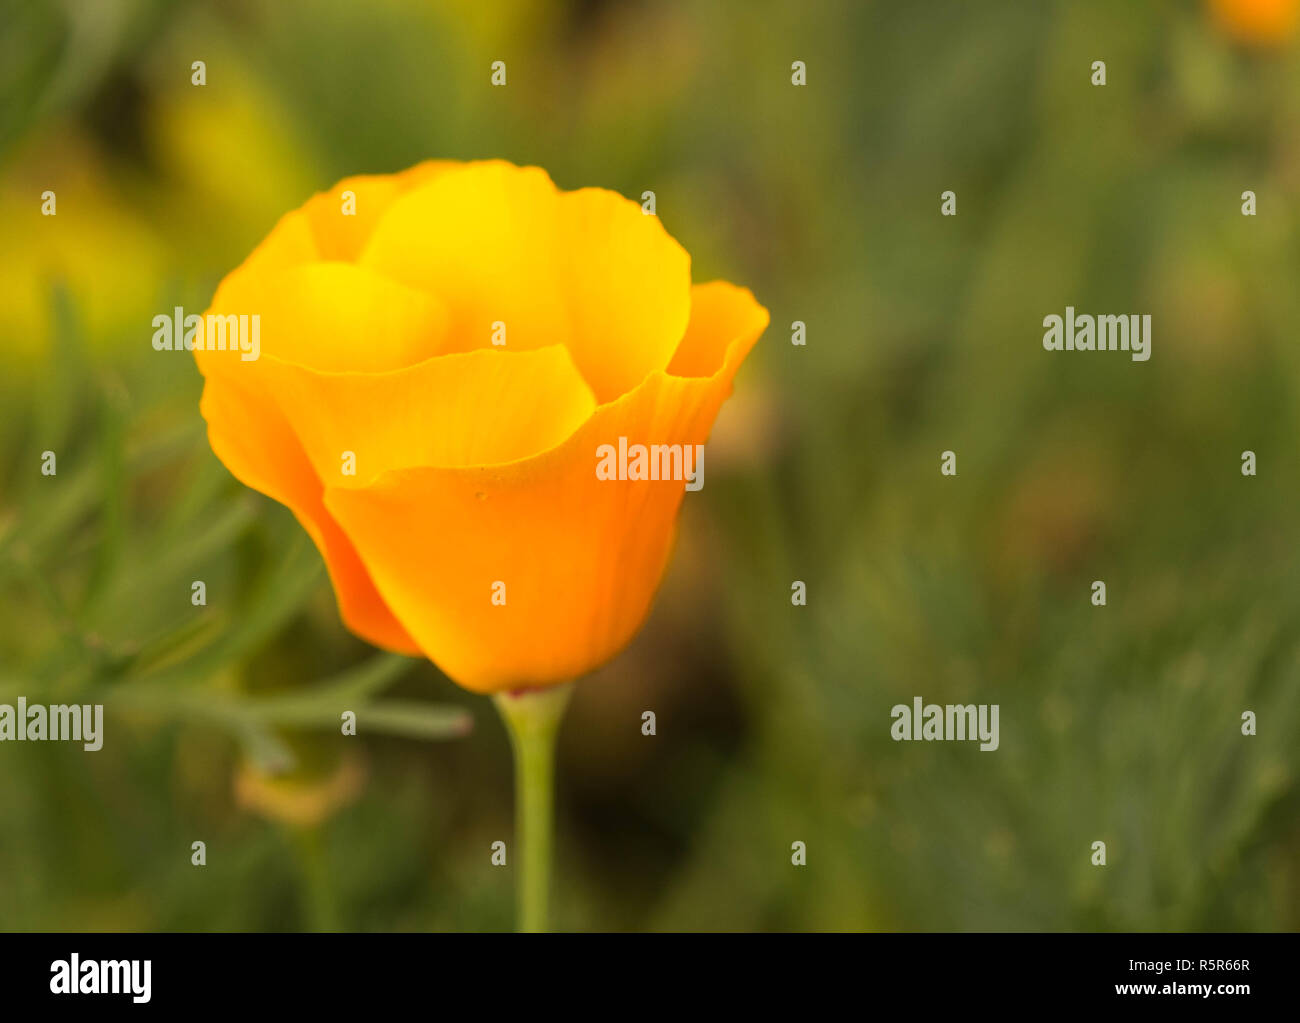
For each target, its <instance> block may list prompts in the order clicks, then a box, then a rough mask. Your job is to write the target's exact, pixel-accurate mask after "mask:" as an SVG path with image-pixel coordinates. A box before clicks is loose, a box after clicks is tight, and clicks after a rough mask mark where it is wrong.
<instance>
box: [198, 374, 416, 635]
mask: <svg viewBox="0 0 1300 1023" xmlns="http://www.w3.org/2000/svg"><path fill="white" fill-rule="evenodd" d="M214 354H217V355H223V354H228V353H221V352H218V353H214ZM246 365H253V364H251V363H249V364H246ZM257 384H258V379H257V378H255V377H254V376H252V375H246V376H243V377H241V376H240V375H239V374H238V373H233V374H232V373H228V372H227V373H221V374H217V375H212V376H209V377H208V378H207V380H206V381H205V383H204V387H203V400H202V402H201V403H200V406H199V408H200V411H201V412H202V413H203V418H204V419H206V420H207V422H208V440H209V443H210V444H211V445H212V450H213V452H215V454H216V456H217V457H218V458H219V459H221V461H222V463H223V464H224V465H225V466H226V468H227V469H229V470H230V472H231V473H232V474H233V475H234V476H235V478H236V479H238V480H239V481H240V482H241V483H244V484H245V485H246V486H249V487H252V488H253V489H254V490H259V491H261V492H262V493H264V494H266V495H267V496H268V497H271V498H274V499H275V500H277V501H279V502H280V503H281V504H283V505H286V506H287V507H288V508H289V509H290V510H291V511H292V512H293V513H294V515H295V516H296V517H297V519H298V521H299V522H301V523H302V525H303V528H304V529H306V530H307V532H308V533H309V534H310V535H311V538H312V540H314V541H315V543H316V546H317V548H319V550H320V552H321V556H322V557H323V558H324V559H325V565H326V567H327V568H328V569H329V574H330V580H331V582H332V583H333V584H334V593H335V594H336V596H337V598H338V604H339V613H340V615H342V617H343V620H344V621H345V622H346V623H347V625H348V627H349V628H350V629H352V631H353V632H355V633H357V635H359V636H361V637H362V638H363V639H366V640H369V641H370V642H371V643H374V644H376V645H378V646H381V647H386V648H387V649H389V650H396V651H399V652H401V653H406V654H411V653H416V652H417V651H418V648H417V647H416V645H415V642H414V640H412V639H411V637H410V636H409V635H408V634H407V632H406V630H405V629H404V628H403V627H402V626H401V625H400V624H399V623H398V621H397V620H396V619H395V618H394V617H393V615H392V613H391V612H390V611H389V610H388V607H387V605H386V604H385V603H384V601H383V598H382V597H380V596H379V592H378V591H377V590H376V589H375V586H374V583H373V582H371V579H370V576H369V574H368V573H367V571H366V569H365V566H364V565H362V563H361V560H360V559H359V558H358V557H357V553H356V550H355V549H354V548H353V546H352V543H351V541H349V540H348V538H347V537H346V536H345V535H344V534H343V531H342V530H341V529H339V527H338V525H337V524H336V523H335V521H334V519H333V518H332V517H331V516H330V514H329V513H328V512H327V511H326V510H325V507H324V505H323V503H322V500H321V498H322V487H321V482H320V479H319V478H318V477H317V476H316V473H315V472H314V471H313V470H312V467H311V464H310V463H309V462H308V461H307V457H306V455H305V454H303V451H302V447H301V445H299V443H298V440H297V438H296V437H295V436H294V433H293V430H292V429H291V428H290V426H289V424H288V423H287V422H286V421H285V420H284V417H283V416H282V415H281V414H280V412H279V411H278V409H277V408H276V405H275V402H274V401H273V400H272V399H270V398H269V396H268V395H266V394H265V393H264V392H261V391H260V389H259V388H258V386H257Z"/></svg>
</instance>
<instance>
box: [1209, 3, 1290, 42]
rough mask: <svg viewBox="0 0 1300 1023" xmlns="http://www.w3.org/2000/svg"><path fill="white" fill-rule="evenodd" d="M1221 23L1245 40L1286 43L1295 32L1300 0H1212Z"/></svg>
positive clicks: (1237, 36) (1215, 16) (1211, 5)
mask: <svg viewBox="0 0 1300 1023" xmlns="http://www.w3.org/2000/svg"><path fill="white" fill-rule="evenodd" d="M1210 9H1211V10H1212V11H1213V13H1214V18H1215V20H1216V21H1217V22H1218V23H1219V26H1220V27H1221V28H1222V29H1223V30H1224V31H1225V32H1226V33H1227V34H1228V35H1230V36H1232V37H1233V38H1235V39H1237V40H1239V41H1240V42H1243V43H1251V44H1254V45H1270V44H1276V43H1282V42H1285V41H1286V40H1288V39H1290V38H1291V37H1292V36H1293V35H1294V34H1295V29H1296V22H1297V20H1300V0H1210Z"/></svg>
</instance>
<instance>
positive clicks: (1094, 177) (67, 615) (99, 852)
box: [0, 0, 1300, 930]
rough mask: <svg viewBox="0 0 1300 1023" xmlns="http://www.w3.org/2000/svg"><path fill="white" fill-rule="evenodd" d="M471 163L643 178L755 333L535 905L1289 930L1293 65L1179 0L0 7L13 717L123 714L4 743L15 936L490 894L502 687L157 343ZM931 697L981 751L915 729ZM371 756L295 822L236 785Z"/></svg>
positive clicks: (625, 923)
mask: <svg viewBox="0 0 1300 1023" xmlns="http://www.w3.org/2000/svg"><path fill="white" fill-rule="evenodd" d="M497 59H503V60H505V61H506V62H507V65H508V75H509V84H508V86H507V87H506V88H504V89H494V88H492V87H490V85H489V74H488V68H489V65H490V63H491V62H492V61H493V60H497ZM1096 59H1104V60H1106V62H1107V65H1108V84H1107V85H1106V86H1105V87H1104V88H1095V87H1093V86H1091V85H1090V84H1089V81H1088V78H1089V74H1090V70H1089V69H1090V65H1091V62H1092V61H1093V60H1096ZM194 60H204V61H206V62H207V75H208V84H207V85H206V86H204V87H202V88H197V87H194V86H192V85H191V84H190V65H191V62H192V61H194ZM792 60H803V61H805V62H806V63H807V66H808V85H807V86H806V87H804V88H795V87H792V86H791V84H790V64H791V61H792ZM494 156H495V157H505V158H507V159H511V160H514V161H516V162H519V163H535V164H539V165H541V166H543V167H546V168H547V169H548V170H549V171H550V172H551V174H552V176H553V177H554V178H555V180H556V181H557V183H559V184H560V185H561V186H562V187H566V188H574V187H579V186H584V185H601V186H605V187H609V188H614V189H617V190H618V191H620V192H622V193H623V194H625V195H629V196H639V195H640V194H641V192H642V191H643V190H644V189H647V188H649V189H653V190H655V192H656V193H657V196H658V209H659V214H660V216H661V217H662V219H663V221H664V223H665V226H666V227H667V228H668V229H669V231H671V232H672V233H673V234H674V235H675V236H676V237H677V238H678V239H679V240H681V241H682V243H683V244H684V245H685V246H686V247H687V249H688V250H689V251H690V252H691V253H692V256H693V263H694V275H695V278H696V279H697V280H708V279H712V278H717V277H725V278H727V279H730V280H734V281H737V282H739V283H743V284H747V285H749V286H751V287H752V288H753V289H754V291H755V292H756V294H757V295H758V296H759V298H760V300H762V301H763V302H764V303H765V304H766V305H768V307H769V308H770V309H771V310H772V319H773V326H772V327H771V328H770V329H769V331H768V334H767V336H766V337H765V339H764V340H763V341H762V342H761V343H760V345H759V347H758V349H757V350H756V352H755V354H754V356H753V357H752V359H751V364H750V365H749V366H747V367H746V368H745V369H744V371H743V372H742V373H741V375H740V377H739V380H738V382H737V392H736V396H735V397H734V399H733V401H732V403H731V404H730V405H729V406H728V407H727V409H726V410H725V412H724V416H723V418H722V419H721V420H720V421H719V424H718V426H717V428H716V430H715V433H714V437H713V439H712V441H711V447H710V462H709V478H708V479H709V485H708V486H707V487H706V488H705V489H704V491H703V492H702V493H701V494H700V495H698V496H699V499H698V500H697V499H694V498H692V499H691V500H688V501H687V502H686V508H685V514H684V521H683V528H682V535H681V539H680V541H679V544H678V550H677V553H676V556H675V558H674V563H673V567H672V569H671V572H670V575H669V578H668V579H667V581H666V583H665V586H664V588H663V590H662V591H661V593H660V596H659V599H658V601H657V604H656V608H655V611H654V613H653V615H652V618H651V620H650V621H649V623H648V624H647V626H646V628H645V629H644V630H643V632H642V633H641V635H640V636H639V637H638V638H637V640H636V641H635V643H634V644H633V646H632V647H631V648H630V649H629V650H628V651H627V652H626V653H625V654H624V655H623V656H622V657H620V658H619V659H618V660H616V661H615V662H614V663H612V664H611V665H610V666H608V667H607V668H605V669H603V670H601V671H600V672H598V673H597V674H596V675H594V676H593V677H591V678H589V679H587V680H585V681H584V682H583V683H582V684H581V685H580V687H579V689H578V693H577V696H576V699H575V702H574V705H573V707H572V709H571V713H570V716H569V719H568V721H567V722H566V725H565V729H564V732H563V733H562V738H561V750H560V758H561V763H560V775H559V784H560V793H559V806H560V820H559V843H560V845H559V850H558V857H557V868H558V877H557V885H556V910H555V914H556V920H555V922H556V924H557V926H559V927H561V928H573V929H585V928H598V929H615V930H618V929H680V928H686V929H695V928H702V929H751V928H756V929H882V928H901V929H972V930H988V929H1004V928H1013V929H1072V930H1074V929H1077V930H1091V929H1103V930H1104V929H1154V930H1163V929H1219V928H1224V929H1288V930H1294V929H1297V928H1298V927H1300V856H1298V855H1297V854H1298V853H1300V814H1298V813H1297V810H1300V785H1298V782H1300V778H1298V776H1297V768H1298V761H1300V754H1298V750H1300V550H1298V548H1300V543H1298V541H1300V513H1298V504H1300V502H1298V500H1297V499H1298V497H1300V472H1298V470H1300V464H1298V462H1300V459H1298V457H1297V447H1296V443H1295V438H1296V435H1297V425H1298V424H1297V409H1298V408H1300V404H1298V402H1297V398H1298V397H1300V394H1298V393H1297V392H1298V389H1300V357H1298V355H1297V344H1296V336H1297V333H1296V332H1297V326H1298V325H1300V290H1298V289H1297V288H1296V286H1295V280H1296V274H1297V269H1298V268H1300V211H1298V208H1297V205H1296V203H1297V191H1298V189H1300V65H1298V64H1297V62H1296V59H1295V49H1294V48H1293V47H1291V46H1283V47H1279V48H1277V49H1270V50H1267V51H1262V50H1250V49H1243V48H1240V47H1239V46H1237V45H1236V44H1234V43H1233V42H1232V41H1230V40H1229V39H1227V38H1225V37H1224V36H1223V35H1221V34H1220V33H1219V32H1218V31H1217V30H1216V28H1215V26H1214V24H1213V23H1212V22H1211V21H1210V20H1209V19H1208V18H1207V17H1206V15H1205V12H1204V10H1203V9H1202V6H1201V4H1200V3H1197V2H1193V0H1185V2H1176V0H1165V2H1158V3H1151V4H1135V3H1131V2H1128V0H1098V2H1086V3H1085V2H1077V3H1075V2H1070V3H1067V2H1029V0H1020V2H1018V0H987V2H981V3H978V4H974V3H968V2H963V0H928V2H918V3H897V4H895V3H855V2H849V0H844V2H817V3H806V2H805V3H793V2H783V3H778V2H771V0H763V2H754V3H745V4H729V3H721V2H698V3H694V2H693V3H681V4H676V3H674V4H658V3H626V4H625V3H612V2H597V0H586V2H572V3H541V2H503V3H479V2H471V0H462V2H445V3H436V4H426V3H418V2H411V3H405V2H401V3H399V2H396V0H371V2H367V3H351V2H344V0H304V2H296V3H265V4H262V3H255V2H252V0H242V2H235V0H231V2H210V3H181V2H178V3H166V2H147V0H112V2H110V0H104V2H102V3H96V4H84V5H78V4H55V3H44V2H37V3H26V2H14V0H5V3H4V5H3V6H2V7H0V239H2V242H3V244H2V248H0V252H2V253H3V268H4V273H3V275H2V277H3V279H2V280H0V402H2V403H3V413H4V414H3V418H2V419H0V702H12V701H13V700H14V699H16V697H17V696H19V695H25V696H27V697H28V699H29V700H31V701H38V700H41V701H46V702H49V701H57V702H71V701H81V702H92V701H93V702H103V703H105V704H106V706H107V711H106V713H107V729H108V732H107V738H106V742H105V747H104V749H103V750H102V751H101V752H98V753H95V754H85V753H83V752H81V751H80V750H79V749H77V748H75V747H73V746H72V745H68V744H53V743H50V744H37V745H26V744H24V745H21V746H20V745H17V744H11V743H5V744H3V745H0V928H3V929H6V930H23V929H38V930H44V929H51V930H53V929H73V930H82V929H86V930H95V929H197V930H213V929H284V930H295V929H300V928H311V927H344V928H348V929H381V930H392V929H396V930H404V929H413V930H424V929H500V928H508V927H510V926H511V923H512V882H513V879H512V877H511V871H510V870H509V869H506V870H501V869H494V868H492V867H491V866H490V863H489V846H490V844H491V843H492V842H493V841H495V840H497V839H509V837H510V830H511V794H510V767H509V752H508V747H507V743H506V739H505V735H504V732H503V731H502V729H501V726H500V724H499V723H498V721H497V720H496V718H495V714H494V711H493V710H492V708H491V707H490V705H489V704H488V702H487V701H485V700H482V699H480V698H477V697H474V696H472V695H470V694H468V693H464V692H461V691H460V690H458V689H456V687H454V686H453V685H451V684H450V683H449V682H447V681H446V680H445V679H444V678H443V677H442V676H441V675H440V674H439V673H438V672H437V670H436V669H435V668H434V667H432V666H431V665H429V664H426V663H421V662H416V661H407V660H404V659H401V658H395V657H390V656H388V655H384V654H380V653H377V652H376V651H374V650H372V649H370V648H368V647H366V646H365V645H364V644H361V643H360V642H358V641H356V640H355V639H353V638H352V637H351V636H350V635H349V634H348V633H347V632H346V631H345V630H344V629H343V628H342V627H341V625H340V623H339V621H338V616H337V612H336V611H335V608H334V604H333V597H332V594H331V593H330V590H329V586H328V582H327V580H326V579H325V576H324V573H323V570H322V568H321V565H320V560H319V557H318V555H317V554H316V552H315V550H314V549H313V548H312V546H311V544H310V542H309V541H308V540H307V539H306V537H305V535H303V533H302V530H301V529H300V528H299V527H298V525H297V524H296V522H295V521H294V520H293V518H292V516H291V515H290V514H289V513H288V512H287V511H286V510H285V509H283V508H281V507H280V506H278V505H276V504H274V503H273V502H270V501H268V500H266V499H265V498H262V497H261V496H260V495H257V494H254V493H251V492H249V491H246V490H245V489H244V488H242V487H240V486H239V485H238V484H237V483H236V482H235V481H234V480H233V479H232V478H230V476H229V475H228V474H227V473H226V472H225V470H224V469H223V468H222V467H221V465H220V464H219V463H218V462H217V461H216V460H215V458H214V457H213V456H212V454H211V453H210V451H209V450H208V448H207V445H206V441H205V438H204V434H203V425H202V421H201V419H200V417H199V415H198V395H199V390H200V380H199V377H198V374H197V372H196V371H195V368H194V366H193V362H192V359H190V358H188V357H186V356H184V355H177V356H174V357H171V356H167V355H159V354H158V353H155V352H153V351H152V349H151V347H150V344H149V338H150V336H151V326H150V320H151V319H152V317H153V316H154V315H156V314H157V313H160V312H165V311H167V310H170V309H171V308H172V307H173V306H174V305H183V306H185V307H186V308H187V309H189V308H193V309H200V308H202V307H203V306H204V305H205V304H206V301H207V299H208V298H209V297H210V296H211V293H212V290H213V288H214V286H215V284H216V282H217V281H218V280H219V279H220V277H221V276H222V275H223V274H224V273H225V272H226V271H227V270H229V269H230V268H231V267H233V266H234V265H235V264H236V263H237V262H239V261H240V260H241V259H242V258H243V256H244V255H246V254H247V252H248V251H250V250H251V249H252V247H253V246H254V245H255V244H256V243H257V242H258V241H259V240H260V239H261V237H263V236H264V235H265V233H266V232H267V231H268V230H269V228H270V227H271V225H272V224H273V223H274V221H275V219H276V218H277V217H278V216H279V215H280V214H281V213H283V212H284V211H286V210H288V209H290V208H293V207H295V206H297V205H299V204H300V203H301V202H302V201H303V200H304V199H306V197H307V196H308V195H310V194H311V193H312V192H314V191H317V190H320V189H323V188H327V187H329V186H330V185H331V184H332V183H333V182H334V181H335V180H337V179H338V178H340V177H342V176H344V175H347V174H353V173H360V172H387V171H393V170H398V169H401V168H403V167H406V166H408V165H410V164H413V163H415V162H417V161H419V160H422V159H425V158H429V157H443V158H475V157H494ZM47 188H48V189H54V190H55V191H56V192H57V194H58V215H57V217H55V218H43V217H41V216H40V214H39V207H40V201H39V197H40V194H41V192H42V191H44V190H45V189H47ZM945 189H952V190H954V191H955V192H956V193H957V196H958V210H959V212H958V216H957V217H955V218H947V217H940V216H939V195H940V193H941V192H942V191H944V190H945ZM1245 189H1252V190H1254V191H1255V192H1256V193H1257V194H1258V197H1259V199H1258V202H1259V215H1258V216H1257V217H1254V218H1248V217H1243V216H1241V213H1240V202H1241V200H1240V195H1241V192H1242V191H1243V190H1245ZM1067 304H1069V305H1074V306H1076V307H1077V308H1079V309H1080V310H1081V311H1092V312H1114V313H1125V312H1149V313H1151V314H1152V319H1153V336H1154V338H1153V355H1152V358H1151V361H1150V362H1149V363H1145V364H1142V363H1134V362H1131V361H1129V359H1128V358H1127V357H1126V356H1123V355H1118V354H1112V355H1087V354H1085V353H1072V354H1069V353H1061V354H1052V355H1048V354H1047V353H1045V352H1044V351H1043V350H1042V347H1041V344H1040V339H1041V334H1042V328H1041V326H1040V324H1041V322H1042V318H1043V317H1044V316H1045V315H1047V314H1048V313H1052V312H1056V313H1060V312H1061V311H1062V310H1063V308H1064V306H1066V305H1067ZM794 320H803V321H805V322H806V323H807V325H808V343H807V346H806V347H803V348H798V347H794V346H792V345H790V343H789V327H788V325H789V324H790V323H791V322H792V321H794ZM46 449H53V450H55V451H56V452H57V453H58V467H59V471H58V476H57V477H54V478H46V477H42V476H41V475H40V472H39V466H40V453H41V452H42V451H43V450H46ZM945 449H952V450H954V451H956V452H957V453H958V468H959V474H958V476H957V477H955V478H951V479H948V478H944V477H942V476H940V474H939V472H938V467H939V453H940V452H941V451H943V450H945ZM1245 449H1250V450H1253V451H1255V452H1256V453H1257V455H1258V459H1259V475H1258V476H1257V477H1255V478H1246V477H1243V476H1242V475H1241V473H1240V457H1241V452H1242V451H1243V450H1245ZM193 579H203V580H205V581H206V583H207V588H208V605H207V607H204V608H194V607H191V605H190V602H189V599H188V598H189V592H190V590H189V586H190V581H191V580H193ZM794 579H801V580H804V581H806V582H807V584H808V592H809V600H808V606H807V607H803V608H796V607H792V606H791V604H790V599H789V594H790V584H791V581H792V580H794ZM1093 579H1104V580H1105V581H1106V583H1107V586H1108V589H1109V604H1108V606H1107V607H1105V608H1100V609H1098V608H1093V607H1092V606H1091V605H1090V603H1089V592H1090V589H1089V588H1090V584H1091V581H1092V580H1093ZM914 695H921V696H923V697H925V698H926V699H927V700H933V701H936V702H941V703H947V702H963V703H965V702H976V703H998V704H1000V706H1001V748H1000V749H999V750H998V752H996V753H992V754H986V753H979V752H977V751H976V750H975V749H974V747H973V746H971V745H969V744H956V743H952V744H947V743H944V744H924V743H907V744H903V743H894V742H892V741H891V740H890V739H889V724H890V718H889V710H890V707H891V706H892V705H894V704H895V703H900V702H902V703H910V701H911V698H912V697H913V696H914ZM340 699H346V700H348V701H351V702H352V703H353V704H354V705H355V706H356V707H357V708H358V709H361V708H368V716H367V717H366V720H367V721H369V722H370V725H369V726H368V727H367V728H366V729H364V733H365V734H364V735H363V736H361V737H358V738H357V739H347V740H344V739H342V738H341V737H339V736H338V735H337V713H336V709H337V706H338V705H339V701H340ZM646 709H653V710H655V711H656V712H657V714H658V721H659V734H658V736H657V737H655V738H653V739H647V738H644V737H642V736H641V734H640V731H639V725H640V715H641V712H642V711H643V710H646ZM1244 710H1253V711H1254V712H1255V713H1256V714H1257V715H1258V719H1259V734H1258V735H1257V736H1255V737H1254V738H1245V737H1243V736H1242V735H1241V734H1240V730H1239V729H1240V715H1241V713H1242V711H1244ZM471 721H472V724H473V729H472V731H470V732H469V734H465V728H466V726H467V724H468V723H469V722H471ZM437 740H454V741H437ZM342 744H353V745H350V746H347V749H348V750H351V751H353V752H354V753H355V754H356V755H357V756H356V760H357V762H358V763H361V764H363V769H364V772H365V776H366V779H367V780H366V783H365V785H364V787H363V788H362V789H361V791H360V792H359V794H358V795H357V796H356V798H354V799H352V800H343V799H340V800H337V801H336V803H337V805H335V806H333V807H332V812H331V813H329V814H327V815H326V816H325V817H324V819H323V820H322V821H321V822H320V823H319V824H318V825H315V826H311V827H304V826H298V825H293V824H289V823H287V822H286V821H284V820H281V819H277V818H275V817H274V816H273V815H272V816H267V815H265V814H259V813H257V812H254V811H252V810H251V809H250V808H249V807H248V806H247V805H246V804H245V803H243V802H241V800H239V799H238V798H237V796H236V790H237V789H236V777H237V774H238V773H239V772H240V771H243V770H247V769H248V768H247V765H250V764H251V765H253V766H255V767H257V768H258V769H260V770H263V771H279V772H282V773H284V782H285V784H286V785H289V786H294V787H296V788H295V791H297V792H298V793H299V794H300V795H301V794H302V793H307V794H310V793H312V792H325V791H328V788H323V787H322V786H326V784H327V782H326V780H327V779H329V778H331V777H334V776H335V774H334V772H335V771H337V770H339V769H340V765H341V764H342V763H343V762H344V758H343V751H342V749H341V746H342ZM195 840H203V841H205V842H206V843H207V847H208V865H207V866H206V867H204V868H202V869H200V868H196V867H193V866H191V864H190V844H191V842H193V841H195ZM795 840H800V841H804V842H806V843H807V846H808V866H807V867H805V868H803V869H796V868H794V867H792V866H791V865H790V845H791V842H793V841H795ZM1096 840H1103V841H1105V842H1106V843H1107V846H1108V853H1109V863H1108V865H1107V866H1106V867H1105V868H1104V869H1103V868H1097V867H1093V866H1091V864H1090V861H1089V857H1090V845H1091V843H1092V842H1093V841H1096Z"/></svg>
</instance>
